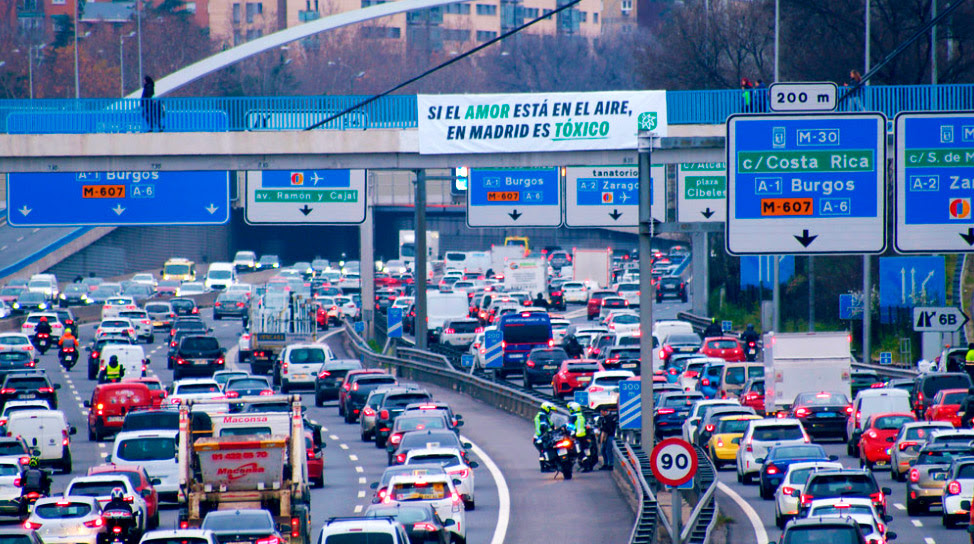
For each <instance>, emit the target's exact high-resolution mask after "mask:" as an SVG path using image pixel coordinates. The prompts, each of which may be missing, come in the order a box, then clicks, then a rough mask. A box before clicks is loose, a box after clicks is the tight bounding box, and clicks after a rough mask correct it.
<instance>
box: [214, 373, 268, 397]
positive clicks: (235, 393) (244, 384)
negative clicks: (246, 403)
mask: <svg viewBox="0 0 974 544" xmlns="http://www.w3.org/2000/svg"><path fill="white" fill-rule="evenodd" d="M223 392H224V394H225V395H226V397H227V398H228V399H235V398H240V397H256V396H258V395H271V394H273V393H274V390H273V389H272V388H271V384H269V383H267V380H266V379H264V378H260V377H256V376H247V377H245V378H230V379H229V380H227V384H226V385H225V386H224V387H223Z"/></svg>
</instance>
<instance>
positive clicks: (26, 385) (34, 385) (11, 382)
mask: <svg viewBox="0 0 974 544" xmlns="http://www.w3.org/2000/svg"><path fill="white" fill-rule="evenodd" d="M42 387H50V384H48V383H47V380H46V379H44V378H41V377H25V378H8V379H7V381H6V382H4V383H3V388H4V389H7V388H12V389H20V390H24V389H40V388H42Z"/></svg>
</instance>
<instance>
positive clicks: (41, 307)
mask: <svg viewBox="0 0 974 544" xmlns="http://www.w3.org/2000/svg"><path fill="white" fill-rule="evenodd" d="M37 307H38V308H40V309H42V310H43V309H45V308H47V303H46V302H42V303H40V304H38V305H37Z"/></svg>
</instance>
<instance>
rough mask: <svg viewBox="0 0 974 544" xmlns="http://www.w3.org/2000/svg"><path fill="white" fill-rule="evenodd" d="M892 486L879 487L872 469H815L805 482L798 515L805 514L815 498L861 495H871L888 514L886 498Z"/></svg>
mask: <svg viewBox="0 0 974 544" xmlns="http://www.w3.org/2000/svg"><path fill="white" fill-rule="evenodd" d="M890 493H892V490H891V489H890V488H888V487H883V488H881V487H879V484H878V483H877V482H876V478H875V477H874V476H873V473H872V471H871V470H869V469H865V470H856V469H841V470H821V471H816V472H813V473H811V474H810V475H809V476H808V481H806V482H805V489H804V490H803V491H802V494H801V499H800V500H799V502H798V516H799V517H803V516H804V515H805V514H806V513H807V512H808V507H809V506H810V505H811V501H812V498H815V499H816V500H817V499H833V498H839V497H857V498H861V499H871V500H872V502H873V506H875V507H876V510H877V511H878V512H879V513H880V514H881V515H883V516H885V515H886V498H887V497H889V495H890Z"/></svg>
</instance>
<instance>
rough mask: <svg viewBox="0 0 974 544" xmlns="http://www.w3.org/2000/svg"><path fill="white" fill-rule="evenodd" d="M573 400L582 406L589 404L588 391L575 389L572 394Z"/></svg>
mask: <svg viewBox="0 0 974 544" xmlns="http://www.w3.org/2000/svg"><path fill="white" fill-rule="evenodd" d="M572 400H574V401H575V402H577V403H579V404H581V405H582V406H588V391H575V392H574V393H573V394H572Z"/></svg>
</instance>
